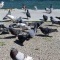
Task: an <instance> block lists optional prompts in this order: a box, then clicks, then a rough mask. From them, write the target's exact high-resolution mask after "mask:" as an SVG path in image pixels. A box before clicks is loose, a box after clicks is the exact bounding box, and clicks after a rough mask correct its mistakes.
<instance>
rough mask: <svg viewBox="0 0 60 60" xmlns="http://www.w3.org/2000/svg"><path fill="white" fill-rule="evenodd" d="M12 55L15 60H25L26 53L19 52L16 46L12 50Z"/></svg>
mask: <svg viewBox="0 0 60 60" xmlns="http://www.w3.org/2000/svg"><path fill="white" fill-rule="evenodd" d="M10 57H11V58H12V59H13V60H24V54H23V53H21V52H18V50H17V49H15V48H12V49H11V51H10Z"/></svg>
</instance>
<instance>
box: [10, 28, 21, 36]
mask: <svg viewBox="0 0 60 60" xmlns="http://www.w3.org/2000/svg"><path fill="white" fill-rule="evenodd" d="M9 31H10V32H11V34H12V35H15V36H18V35H19V34H20V30H16V29H14V28H13V27H9Z"/></svg>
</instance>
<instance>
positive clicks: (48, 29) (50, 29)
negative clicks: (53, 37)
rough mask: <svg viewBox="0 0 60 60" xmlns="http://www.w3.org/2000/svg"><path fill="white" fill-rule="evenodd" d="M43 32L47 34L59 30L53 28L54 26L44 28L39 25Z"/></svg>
mask: <svg viewBox="0 0 60 60" xmlns="http://www.w3.org/2000/svg"><path fill="white" fill-rule="evenodd" d="M39 28H40V30H41V32H42V33H43V34H45V35H49V33H52V32H58V30H57V29H52V28H48V27H47V28H43V27H39Z"/></svg>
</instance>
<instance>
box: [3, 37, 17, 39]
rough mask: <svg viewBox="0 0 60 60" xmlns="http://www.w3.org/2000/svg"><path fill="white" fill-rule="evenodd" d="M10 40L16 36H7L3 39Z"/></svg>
mask: <svg viewBox="0 0 60 60" xmlns="http://www.w3.org/2000/svg"><path fill="white" fill-rule="evenodd" d="M11 38H16V36H8V37H5V38H4V39H11Z"/></svg>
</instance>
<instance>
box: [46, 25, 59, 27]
mask: <svg viewBox="0 0 60 60" xmlns="http://www.w3.org/2000/svg"><path fill="white" fill-rule="evenodd" d="M45 26H55V27H60V26H57V25H45Z"/></svg>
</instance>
